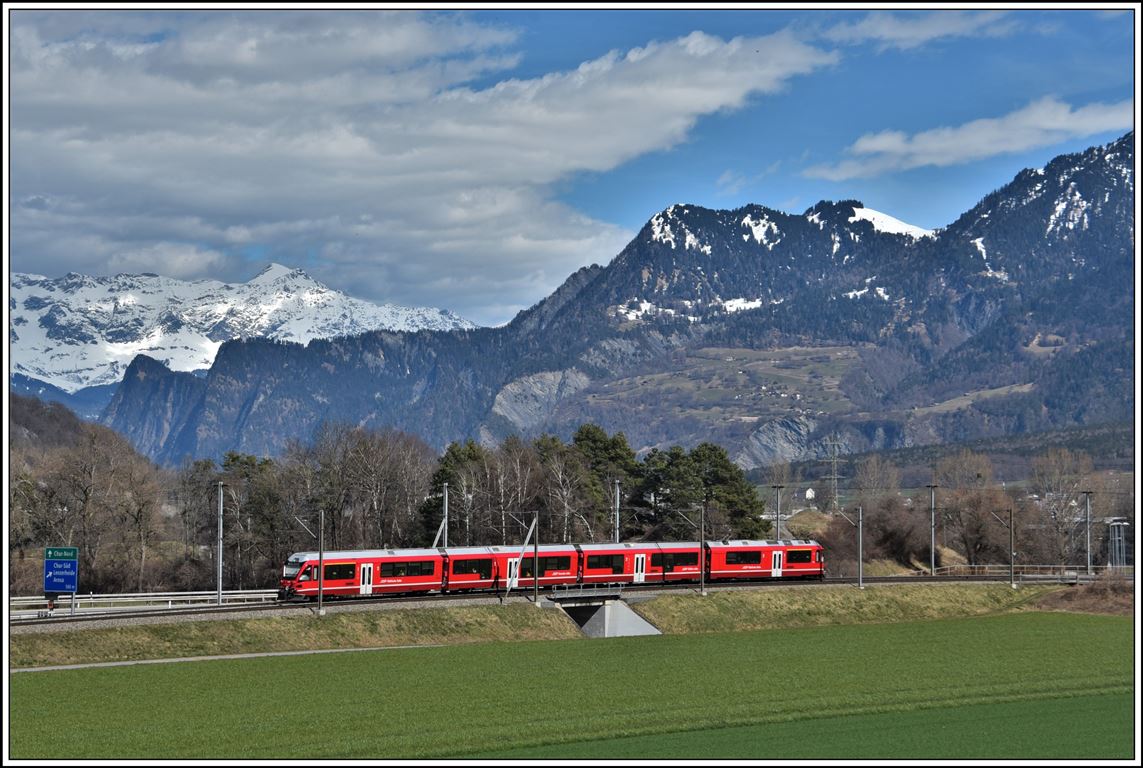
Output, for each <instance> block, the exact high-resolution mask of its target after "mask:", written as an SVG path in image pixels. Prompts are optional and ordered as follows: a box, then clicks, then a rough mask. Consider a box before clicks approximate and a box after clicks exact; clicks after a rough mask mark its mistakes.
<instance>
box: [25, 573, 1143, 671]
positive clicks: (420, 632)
mask: <svg viewBox="0 0 1143 768" xmlns="http://www.w3.org/2000/svg"><path fill="white" fill-rule="evenodd" d="M1093 586H1094V585H1093ZM1087 589H1090V588H1089V587H1066V586H1060V585H1034V586H1022V587H1021V588H1020V589H1018V590H1013V589H1012V588H1011V587H1009V586H1008V585H1007V584H916V585H913V584H893V585H889V584H885V585H876V586H867V587H866V588H865V589H864V590H859V589H856V588H854V587H811V588H798V587H788V588H786V587H782V588H767V589H736V590H728V591H725V592H711V593H710V594H708V595H706V596H699V595H698V594H697V593H695V592H686V593H683V594H673V595H661V596H658V597H654V598H651V599H645V600H632V601H631V607H632V608H633V609H634V610H635V611H636V612H637V613H638V614H639V615H641V616H642V617H643V618H645V619H646V620H647V621H649V622H651V623H652V624H653V625H654V626H655V627H657V628H659V629H660V630H661V631H662V632H663V633H664V634H689V633H702V632H734V631H757V630H767V629H780V628H789V627H795V626H801V627H809V626H824V625H845V624H870V623H893V622H899V621H918V620H926V619H947V618H964V617H971V616H984V615H994V614H1001V613H1010V612H1016V611H1024V610H1061V609H1063V610H1069V609H1080V610H1096V611H1103V612H1108V613H1114V612H1117V610H1121V606H1122V604H1123V600H1124V599H1128V600H1131V599H1133V598H1132V594H1128V595H1127V597H1126V598H1124V597H1123V595H1122V591H1120V592H1118V593H1116V594H1118V597H1114V598H1107V596H1106V595H1107V594H1108V593H1106V592H1105V593H1104V594H1102V595H1101V594H1092V595H1088V596H1087V597H1084V596H1083V595H1082V594H1081V593H1080V592H1078V591H1077V590H1087ZM1069 591H1070V594H1071V595H1072V597H1071V598H1070V599H1066V600H1065V599H1063V598H1061V597H1059V595H1061V594H1062V593H1065V592H1069ZM1053 596H1055V597H1053ZM1117 606H1119V608H1117ZM570 639H580V640H583V641H584V642H597V641H593V640H589V639H587V638H586V637H585V635H584V634H583V633H582V632H581V630H580V629H579V627H577V626H576V624H575V622H573V621H572V620H571V619H570V618H569V617H568V616H567V615H566V614H565V613H563V612H562V611H560V610H558V609H555V608H550V607H549V608H541V609H537V607H536V606H535V605H533V604H532V603H530V602H518V603H509V604H506V605H480V606H460V607H431V608H430V607H409V608H397V607H392V608H389V609H386V610H361V609H360V608H355V609H353V610H348V609H347V610H341V609H339V607H338V606H336V605H331V606H330V608H329V609H328V611H327V612H326V614H325V615H324V616H320V617H319V616H316V615H315V614H313V613H312V612H310V611H295V612H294V613H293V614H292V615H290V616H288V617H287V616H275V617H272V618H245V619H227V620H221V619H215V620H211V621H181V622H171V623H156V624H137V625H123V626H109V627H101V628H87V629H81V630H68V631H52V632H13V631H11V630H10V632H9V664H10V667H11V668H13V669H19V668H30V667H44V666H58V665H72V664H87V663H101V662H121V661H141V660H151V659H175V658H187V657H203V656H219V655H231V654H246V653H274V652H290V651H307V650H333V649H351V648H387V647H402V646H412V645H421V646H428V645H450V644H460V643H498V642H518V641H536V640H570Z"/></svg>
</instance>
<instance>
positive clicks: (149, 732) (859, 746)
mask: <svg viewBox="0 0 1143 768" xmlns="http://www.w3.org/2000/svg"><path fill="white" fill-rule="evenodd" d="M1133 656H1134V652H1133V625H1132V621H1131V619H1130V618H1126V617H1115V616H1102V615H1081V614H1065V613H1044V612H1023V613H1017V614H1006V615H992V616H984V617H978V618H967V619H953V620H930V621H912V622H902V623H890V624H863V625H851V626H836V625H833V626H821V627H804V628H794V629H785V630H755V631H749V632H728V633H709V634H689V635H662V636H654V637H634V638H614V639H608V640H581V639H577V640H557V641H545V642H519V643H501V642H497V643H483V644H468V645H455V646H448V647H435V648H406V649H391V650H381V651H363V652H359V653H347V654H321V655H306V656H290V657H276V658H257V659H241V660H227V661H197V662H188V663H178V664H156V665H138V666H129V667H112V668H101V669H82V670H67V671H56V672H28V673H20V674H11V675H10V677H9V679H10V694H9V695H10V722H9V726H10V750H11V751H10V756H11V757H12V758H15V759H44V758H51V759H67V758H72V759H113V758H124V757H130V758H136V759H211V758H231V759H272V758H283V759H304V758H309V759H337V758H344V759H352V758H362V759H407V758H455V757H475V756H489V755H502V756H536V757H544V756H546V757H576V756H584V757H625V758H638V757H666V756H677V757H686V756H690V757H705V758H717V757H727V758H758V759H780V758H794V757H807V756H817V757H838V758H846V757H853V756H861V757H880V758H957V757H961V758H963V757H985V758H988V757H995V758H1001V757H1015V756H1019V757H1042V758H1057V759H1071V758H1078V759H1095V758H1120V759H1128V758H1131V757H1133V748H1134V747H1133V733H1132V729H1131V727H1130V723H1131V721H1132V718H1133V714H1134V713H1133V709H1132V702H1133V700H1134V686H1133V668H1132V663H1133ZM986 723H991V724H992V726H995V725H996V724H997V723H1000V724H1003V725H1004V726H1005V727H1002V728H997V727H992V726H990V727H983V725H984V724H986ZM1065 723H1066V724H1067V727H1064V724H1065ZM974 724H975V725H974ZM870 731H878V732H882V733H885V734H890V735H887V736H885V737H884V738H882V737H876V736H871V735H870V734H869V732H870ZM893 733H900V734H913V736H910V737H898V738H893V737H891V734H893ZM46 734H49V736H45V735H46ZM687 745H692V746H690V747H688V746H687Z"/></svg>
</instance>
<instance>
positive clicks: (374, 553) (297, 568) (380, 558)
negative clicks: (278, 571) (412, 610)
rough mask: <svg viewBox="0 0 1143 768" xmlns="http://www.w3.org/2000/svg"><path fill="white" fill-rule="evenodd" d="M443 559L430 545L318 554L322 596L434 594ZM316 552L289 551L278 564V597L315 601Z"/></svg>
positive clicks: (440, 581)
mask: <svg viewBox="0 0 1143 768" xmlns="http://www.w3.org/2000/svg"><path fill="white" fill-rule="evenodd" d="M444 564H445V559H444V556H443V555H442V554H441V552H440V550H436V549H366V550H349V551H334V552H326V553H325V554H324V555H323V556H322V566H323V568H324V570H323V574H324V578H323V579H322V580H321V590H322V596H323V597H347V596H351V595H352V596H360V595H374V594H396V593H407V592H440V591H441V590H442V588H443V585H444ZM317 594H318V553H317V552H295V553H294V554H292V555H290V557H289V558H288V559H287V560H286V564H285V565H284V566H283V567H282V576H281V579H280V580H279V582H278V598H279V599H281V600H289V599H291V598H294V597H304V598H308V599H311V600H312V599H316V598H317Z"/></svg>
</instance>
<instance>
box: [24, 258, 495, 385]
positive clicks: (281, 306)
mask: <svg viewBox="0 0 1143 768" xmlns="http://www.w3.org/2000/svg"><path fill="white" fill-rule="evenodd" d="M9 310H10V325H9V331H8V337H9V344H10V350H11V361H12V363H11V373H13V374H23V375H25V376H29V377H31V378H34V379H38V380H40V381H43V382H46V383H48V384H52V385H53V386H56V387H59V388H60V389H62V390H64V391H66V392H75V391H76V390H79V389H82V388H84V387H88V386H93V385H99V384H112V383H116V382H118V381H119V380H120V379H121V378H122V376H123V373H124V371H125V370H126V369H127V366H128V365H129V364H130V363H131V360H132V359H134V357H135V356H136V355H139V354H146V355H148V356H150V357H152V358H154V359H156V360H158V361H161V362H162V363H163V364H164V365H166V366H167V367H169V368H170V369H172V370H175V371H194V370H201V369H206V368H209V367H210V366H211V364H212V363H213V361H214V356H215V354H216V353H217V352H218V348H219V347H220V346H221V345H222V343H223V342H225V341H228V340H230V339H241V338H251V337H267V338H271V339H277V340H281V341H294V342H298V343H302V344H304V343H307V342H309V341H311V340H313V339H326V338H334V337H337V336H350V335H356V334H360V333H366V332H368V331H375V330H392V331H417V330H443V331H447V330H457V329H469V328H474V327H475V325H473V324H472V323H470V322H468V321H466V320H464V319H463V318H460V317H458V316H456V315H454V314H452V313H450V312H448V311H445V310H440V309H435V308H431V307H402V306H398V305H393V304H385V305H376V304H371V303H369V302H366V301H362V300H360V299H354V298H352V297H349V296H346V295H345V294H343V293H340V292H338V291H335V290H332V289H330V288H327V287H326V286H324V285H322V284H321V283H319V282H317V281H316V280H314V279H313V278H311V277H310V276H309V275H307V274H306V273H305V272H303V271H302V270H300V269H291V268H289V267H286V266H283V265H281V264H270V265H269V266H268V267H266V268H265V269H263V270H262V271H261V272H259V273H258V274H257V275H256V276H255V277H254V278H252V279H251V280H250V281H248V282H246V283H222V282H219V281H217V280H198V281H194V282H184V281H181V280H174V279H171V278H166V277H161V276H159V275H154V274H142V275H126V274H120V275H116V276H114V277H92V276H89V275H80V274H76V273H69V274H67V275H65V276H64V277H62V278H58V279H50V278H47V277H42V276H40V275H29V274H19V273H16V274H13V275H12V277H11V292H10V294H9Z"/></svg>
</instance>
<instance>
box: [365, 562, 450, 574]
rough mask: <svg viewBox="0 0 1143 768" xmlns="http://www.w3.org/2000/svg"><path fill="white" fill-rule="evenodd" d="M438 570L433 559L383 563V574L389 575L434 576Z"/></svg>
mask: <svg viewBox="0 0 1143 768" xmlns="http://www.w3.org/2000/svg"><path fill="white" fill-rule="evenodd" d="M436 570H437V567H436V563H435V562H433V561H432V560H414V561H412V562H405V563H393V562H389V563H381V575H382V576H389V577H393V576H432V575H433V574H435V573H436ZM454 573H455V571H454Z"/></svg>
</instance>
